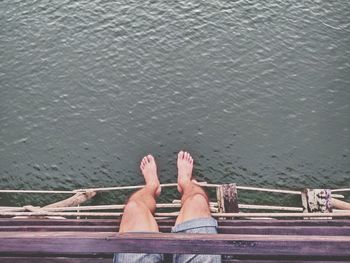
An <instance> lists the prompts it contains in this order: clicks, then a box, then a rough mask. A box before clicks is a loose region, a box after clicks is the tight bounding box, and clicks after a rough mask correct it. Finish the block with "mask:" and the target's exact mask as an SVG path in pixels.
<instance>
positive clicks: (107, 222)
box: [0, 218, 350, 227]
mask: <svg viewBox="0 0 350 263" xmlns="http://www.w3.org/2000/svg"><path fill="white" fill-rule="evenodd" d="M157 223H158V224H159V225H169V226H173V225H174V224H175V218H171V219H158V220H157ZM218 223H219V226H314V227H322V226H325V227H327V226H333V227H336V226H341V227H350V220H349V219H332V220H318V219H310V220H302V219H296V220H286V219H284V220H277V219H273V220H266V219H254V220H239V219H236V220H229V219H218ZM119 224H120V219H80V220H78V219H64V220H62V219H33V218H29V219H22V218H21V219H13V218H0V226H26V225H27V226H28V225H31V226H35V225H37V226H49V225H51V226H64V225H71V226H116V225H117V226H118V225H119Z"/></svg>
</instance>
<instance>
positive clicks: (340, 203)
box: [331, 198, 350, 210]
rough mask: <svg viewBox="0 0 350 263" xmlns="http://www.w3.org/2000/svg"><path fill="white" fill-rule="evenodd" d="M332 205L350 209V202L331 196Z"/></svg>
mask: <svg viewBox="0 0 350 263" xmlns="http://www.w3.org/2000/svg"><path fill="white" fill-rule="evenodd" d="M331 202H332V207H334V208H337V209H342V210H350V203H347V202H344V201H341V200H338V199H335V198H332V201H331Z"/></svg>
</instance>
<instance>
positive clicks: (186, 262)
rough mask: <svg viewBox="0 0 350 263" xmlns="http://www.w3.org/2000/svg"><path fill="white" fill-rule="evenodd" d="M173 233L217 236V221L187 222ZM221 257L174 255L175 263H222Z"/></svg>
mask: <svg viewBox="0 0 350 263" xmlns="http://www.w3.org/2000/svg"><path fill="white" fill-rule="evenodd" d="M172 232H173V233H206V234H217V221H216V220H215V219H214V218H211V217H208V218H198V219H193V220H189V221H185V222H183V223H181V224H178V225H176V226H175V227H173V229H172ZM220 262H221V255H204V254H174V256H173V263H220Z"/></svg>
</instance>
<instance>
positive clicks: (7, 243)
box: [0, 232, 350, 259]
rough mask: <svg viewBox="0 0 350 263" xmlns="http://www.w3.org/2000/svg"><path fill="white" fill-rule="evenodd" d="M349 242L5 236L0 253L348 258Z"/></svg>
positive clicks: (203, 236)
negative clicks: (118, 253)
mask: <svg viewBox="0 0 350 263" xmlns="http://www.w3.org/2000/svg"><path fill="white" fill-rule="evenodd" d="M349 247H350V237H348V236H294V235H293V236H283V235H270V236H266V235H234V234H189V233H184V234H182V233H176V234H174V233H169V234H168V233H108V232H107V233H94V232H2V233H1V239H0V253H18V252H22V253H26V252H27V253H39V254H40V253H81V254H83V253H111V252H130V253H186V254H187V253H189V254H192V253H196V254H197V253H198V254H230V255H255V256H264V255H275V256H290V255H293V256H305V255H307V256H309V257H312V256H328V257H334V259H336V258H337V257H350V250H349Z"/></svg>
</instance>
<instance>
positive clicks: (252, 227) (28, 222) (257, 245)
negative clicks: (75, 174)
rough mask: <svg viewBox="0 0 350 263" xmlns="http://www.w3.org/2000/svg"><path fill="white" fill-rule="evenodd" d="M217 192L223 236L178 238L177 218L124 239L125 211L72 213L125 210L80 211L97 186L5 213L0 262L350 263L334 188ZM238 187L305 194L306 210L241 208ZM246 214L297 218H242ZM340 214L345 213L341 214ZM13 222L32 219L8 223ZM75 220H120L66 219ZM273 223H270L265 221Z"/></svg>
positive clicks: (345, 208)
mask: <svg viewBox="0 0 350 263" xmlns="http://www.w3.org/2000/svg"><path fill="white" fill-rule="evenodd" d="M168 186H174V184H169V185H168ZM212 186H213V185H212ZM215 187H216V190H217V192H216V193H217V203H215V202H214V203H210V206H211V211H212V215H213V216H214V217H216V218H217V220H218V223H219V227H218V232H219V233H218V234H187V233H186V234H183V233H176V234H174V233H171V228H172V226H173V225H174V223H175V218H176V215H177V214H176V213H173V212H171V213H158V218H157V222H158V224H159V228H160V231H161V233H123V234H119V233H118V230H119V224H120V215H121V214H122V213H119V212H117V213H115V212H114V213H113V212H112V213H93V212H78V211H77V212H70V211H71V210H73V211H74V210H79V211H80V210H82V211H85V210H93V209H97V210H101V209H123V207H124V206H123V205H106V206H94V207H93V206H85V207H84V206H79V207H76V206H77V205H79V204H80V203H82V202H84V201H86V200H88V199H90V198H92V197H93V196H94V195H95V193H96V192H98V191H101V189H97V188H96V189H88V191H87V190H84V189H83V190H84V191H82V190H79V191H76V190H75V191H72V192H69V193H74V194H75V195H74V196H73V197H71V198H68V199H65V200H63V201H60V202H57V203H54V204H51V205H47V206H44V207H34V206H31V205H29V206H24V207H2V208H1V209H0V215H1V216H3V217H6V218H1V219H0V262H1V263H2V262H8V263H22V262H28V263H32V262H33V263H34V262H39V263H43V262H57V263H80V262H81V263H83V262H84V263H85V262H88V263H92V262H101V263H105V262H112V257H113V254H114V253H115V252H117V253H118V252H124V253H125V252H129V253H162V254H165V262H171V254H174V253H180V254H219V255H222V259H223V260H222V262H245V263H253V262H257V263H258V262H260V263H267V262H346V261H350V212H349V209H350V208H349V205H350V204H349V203H346V202H344V201H340V200H338V199H335V198H334V197H340V198H341V197H342V196H341V195H336V194H333V195H331V191H330V190H323V189H319V190H310V189H306V190H305V191H303V192H298V191H287V190H282V191H280V190H274V189H259V188H249V187H240V188H238V187H236V185H235V184H227V185H215ZM115 188H119V189H120V187H115ZM115 188H104V189H102V191H104V190H106V189H108V190H111V189H115ZM135 188H139V187H138V186H135ZM237 189H246V190H259V191H266V192H277V191H279V192H280V193H281V192H282V193H283V192H284V193H287V194H294V195H295V194H300V193H301V199H302V203H303V207H277V206H259V205H244V204H238V194H237ZM340 190H341V191H344V190H345V191H348V190H350V189H340ZM5 191H12V190H5ZM333 191H334V190H333ZM336 191H338V190H336ZM31 192H33V191H31ZM67 192H68V191H67ZM334 192H335V191H334ZM174 201H176V202H173V203H172V204H158V205H157V207H159V208H161V207H168V208H169V207H174V208H176V207H177V208H178V207H180V206H181V204H178V202H177V200H174ZM240 208H242V209H263V210H264V209H276V210H282V211H293V212H292V213H291V212H288V213H276V212H273V213H244V212H243V213H242V212H240V211H239V209H240ZM333 208H335V209H340V210H341V211H336V212H335V213H334V211H333V210H332V209H333ZM300 212H302V213H300ZM12 216H25V217H27V218H9V217H12ZM51 216H60V217H61V219H53V218H48V217H51ZM73 216H74V217H75V216H90V217H116V216H117V217H118V218H115V219H91V218H89V219H64V218H63V217H73ZM156 216H157V214H156ZM164 217H166V218H164ZM255 217H259V219H257V218H255ZM266 217H268V218H269V219H262V218H266ZM241 218H245V219H241ZM276 218H281V219H276ZM295 218H304V219H295ZM305 218H306V219H305ZM332 218H333V219H332Z"/></svg>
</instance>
